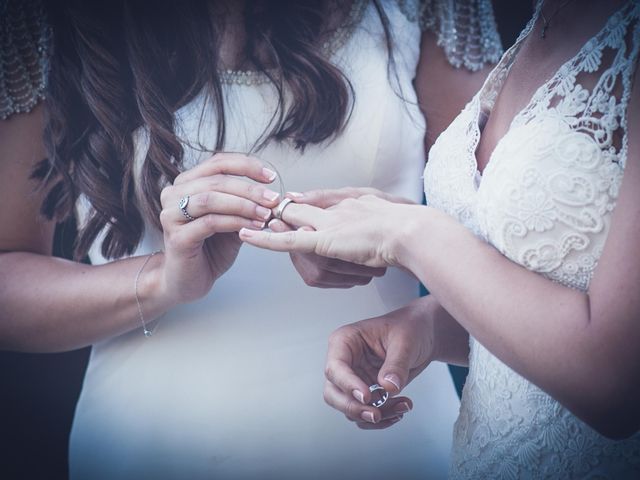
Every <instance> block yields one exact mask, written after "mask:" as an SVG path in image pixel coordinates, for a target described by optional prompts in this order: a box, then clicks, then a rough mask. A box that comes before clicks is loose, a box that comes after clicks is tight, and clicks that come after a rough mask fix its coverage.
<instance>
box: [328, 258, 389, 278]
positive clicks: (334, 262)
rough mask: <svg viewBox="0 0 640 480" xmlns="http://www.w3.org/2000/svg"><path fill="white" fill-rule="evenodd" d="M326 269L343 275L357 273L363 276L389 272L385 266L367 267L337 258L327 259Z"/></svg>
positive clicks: (375, 275) (374, 275) (377, 275)
mask: <svg viewBox="0 0 640 480" xmlns="http://www.w3.org/2000/svg"><path fill="white" fill-rule="evenodd" d="M324 269H325V270H328V271H330V272H334V273H340V274H343V275H356V276H361V277H382V276H383V275H384V274H385V273H386V272H387V269H386V268H384V267H381V268H374V267H367V266H365V265H358V264H357V263H351V262H345V261H344V260H339V259H337V258H332V259H329V260H327V261H326V263H325V264H324Z"/></svg>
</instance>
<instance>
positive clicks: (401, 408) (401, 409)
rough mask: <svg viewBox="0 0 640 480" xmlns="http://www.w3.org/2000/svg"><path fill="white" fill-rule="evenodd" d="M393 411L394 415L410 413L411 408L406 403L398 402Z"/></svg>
mask: <svg viewBox="0 0 640 480" xmlns="http://www.w3.org/2000/svg"><path fill="white" fill-rule="evenodd" d="M393 410H394V411H395V412H396V413H407V412H410V411H411V407H409V404H408V403H407V402H400V403H399V404H397V405H396V406H395V408H394V409H393Z"/></svg>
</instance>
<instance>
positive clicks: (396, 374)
mask: <svg viewBox="0 0 640 480" xmlns="http://www.w3.org/2000/svg"><path fill="white" fill-rule="evenodd" d="M399 340H400V339H398V341H396V342H393V341H392V342H391V343H390V344H389V345H388V346H387V355H386V358H385V360H384V363H383V364H382V367H380V371H379V372H378V384H379V385H380V386H382V387H383V388H384V389H385V390H386V391H387V392H389V393H390V394H392V395H397V394H398V393H400V391H401V390H402V389H403V388H404V387H406V385H407V383H408V382H409V371H410V369H411V353H410V350H409V348H408V345H404V344H403V342H401V341H399Z"/></svg>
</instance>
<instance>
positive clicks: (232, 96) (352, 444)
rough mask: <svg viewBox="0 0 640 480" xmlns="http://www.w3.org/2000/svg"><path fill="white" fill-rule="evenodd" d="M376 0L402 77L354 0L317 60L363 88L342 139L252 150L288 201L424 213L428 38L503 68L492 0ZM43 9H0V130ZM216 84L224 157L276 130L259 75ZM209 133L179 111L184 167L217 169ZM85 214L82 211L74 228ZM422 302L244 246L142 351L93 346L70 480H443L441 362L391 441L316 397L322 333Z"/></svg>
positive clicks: (140, 151)
mask: <svg viewBox="0 0 640 480" xmlns="http://www.w3.org/2000/svg"><path fill="white" fill-rule="evenodd" d="M382 3H383V6H384V9H385V12H386V14H387V15H388V17H389V22H390V29H391V32H392V35H393V44H394V58H395V69H396V72H397V77H396V75H395V74H393V73H392V74H389V73H388V56H387V52H386V44H385V39H384V35H383V29H382V26H381V24H380V19H379V17H378V15H377V13H376V10H375V7H374V5H373V4H371V3H370V2H368V1H363V0H357V1H356V2H355V3H354V5H353V11H352V14H351V17H350V21H349V22H347V24H346V25H345V27H344V28H341V29H339V30H338V31H337V32H336V34H335V35H334V37H333V39H332V41H330V42H328V45H327V46H326V52H325V53H326V54H327V56H330V57H331V60H332V61H333V62H334V63H335V64H336V65H337V66H338V67H339V68H341V70H342V71H343V72H344V73H345V75H346V76H347V78H349V80H350V82H351V83H352V85H353V88H354V91H355V108H354V111H353V114H352V115H351V117H350V120H349V122H348V124H347V126H346V128H345V130H344V131H343V132H342V133H341V134H340V135H339V136H338V137H337V138H336V139H335V140H333V141H331V142H325V143H324V144H322V145H310V146H308V147H307V148H306V150H305V152H304V154H301V153H300V152H299V151H296V150H294V149H293V148H292V147H291V146H289V145H287V144H269V145H268V146H267V147H266V148H265V149H264V150H261V151H260V152H259V156H260V157H261V158H263V159H264V160H267V161H269V162H271V163H273V164H274V165H275V166H276V167H277V169H278V170H279V172H280V176H281V178H282V180H283V182H284V184H285V187H286V189H287V190H293V191H295V190H297V191H305V190H308V189H314V188H321V187H322V188H337V187H344V186H373V187H377V188H379V189H382V190H385V191H387V192H391V193H395V194H398V195H402V196H405V197H408V198H411V199H413V200H414V201H416V202H420V200H421V197H422V188H421V185H420V183H421V180H420V175H421V172H422V170H423V168H424V149H423V136H424V131H425V124H424V120H423V118H422V115H421V113H420V112H419V110H418V108H417V105H416V97H415V93H414V90H413V86H412V83H411V82H412V79H413V77H414V75H415V69H416V65H417V61H418V56H419V42H420V34H421V31H420V30H421V29H420V26H423V27H425V26H426V28H430V29H432V30H433V31H434V32H435V33H436V34H437V37H438V41H439V43H440V45H442V47H443V48H444V50H445V53H446V54H447V57H448V58H449V61H450V62H451V63H452V64H454V65H457V66H464V67H465V68H467V69H470V70H477V69H479V68H481V67H482V66H483V65H484V64H485V63H486V62H488V61H489V62H496V61H497V60H498V59H499V57H500V54H501V47H500V42H499V39H498V36H497V32H496V29H495V24H494V21H493V16H492V12H491V6H490V4H489V2H488V1H487V0H473V1H469V2H454V0H428V1H426V2H417V1H409V0H398V1H397V2H393V1H383V2H382ZM39 8H40V3H39V2H38V1H37V0H29V1H27V2H21V1H20V0H0V13H3V14H4V15H0V41H1V42H2V45H3V50H2V52H0V60H1V61H0V67H2V68H0V116H1V117H2V118H6V117H8V116H10V115H12V114H14V113H18V112H21V111H27V110H29V109H30V108H31V107H32V106H33V105H34V104H35V103H37V101H38V100H39V99H41V98H42V97H44V96H45V93H46V91H45V89H44V83H45V82H44V81H42V79H43V78H44V77H45V74H46V64H47V52H48V48H49V45H48V42H47V41H46V40H47V39H48V37H49V35H50V32H49V31H48V28H47V26H46V22H43V21H42V15H43V14H42V12H41V9H40V10H37V9H39ZM25 12H26V13H25ZM476 13H478V15H476ZM462 26H464V28H458V27H462ZM4 47H7V48H4ZM27 51H28V52H29V56H25V55H23V52H27ZM34 59H36V60H37V61H35V62H34ZM222 77H223V82H224V85H223V87H224V92H225V102H226V105H225V106H226V109H225V110H226V112H227V118H226V122H227V132H228V135H227V139H226V149H227V150H230V151H248V150H250V149H251V148H252V146H253V144H254V143H255V141H256V139H257V138H258V137H259V136H260V135H261V134H262V132H263V130H264V129H265V127H266V125H267V124H268V122H269V120H270V118H271V112H272V111H273V109H274V107H275V100H276V98H275V95H274V91H273V87H272V86H271V85H270V84H269V83H268V82H265V81H264V78H263V77H260V76H259V75H256V74H251V73H245V72H222ZM25 92H26V93H27V94H28V95H27V96H25V95H23V94H24V93H25ZM215 128H216V122H215V117H214V112H213V109H212V108H211V106H210V105H209V104H207V103H206V100H205V97H204V96H199V97H197V98H196V99H194V101H193V102H191V103H190V104H189V105H187V106H185V107H184V108H182V109H181V110H180V111H179V112H177V130H178V132H179V134H180V136H181V137H182V138H183V139H184V146H185V162H184V164H185V168H189V167H193V166H194V165H196V164H197V163H198V162H200V161H202V160H203V159H205V158H207V157H208V156H209V154H206V153H203V152H202V151H201V150H200V149H196V148H194V147H192V146H193V145H199V144H201V145H204V146H207V147H209V148H211V149H213V145H212V142H213V139H215V137H216V135H215V133H216V132H215ZM135 144H136V158H135V161H136V165H137V166H138V168H139V167H140V165H141V164H142V160H143V159H144V157H145V153H146V150H147V136H146V132H145V130H144V129H140V130H139V131H137V132H135ZM138 194H139V195H144V192H138ZM88 208H90V206H89V205H88V204H87V202H86V201H85V200H84V199H81V200H80V201H79V203H78V216H79V219H80V221H82V220H83V219H84V218H86V214H87V209H88ZM176 208H178V207H177V206H176ZM145 231H146V233H145V236H144V238H143V240H142V242H141V244H140V245H139V247H138V249H137V251H136V252H135V255H144V254H148V253H150V252H153V251H155V250H158V249H161V248H162V246H163V245H162V235H161V232H159V231H157V230H155V229H154V227H153V226H151V224H150V223H148V224H147V225H146V230H145ZM99 245H100V238H98V239H97V240H96V242H95V244H94V245H93V247H92V249H91V251H90V258H91V261H92V263H93V264H96V265H97V264H101V263H104V262H106V261H107V260H105V259H104V258H103V257H102V256H101V254H100V249H99ZM130 280H131V282H132V288H133V279H130ZM123 281H129V280H127V279H123ZM418 294H419V289H418V283H417V282H416V280H415V279H413V278H410V277H409V276H407V275H405V274H404V273H402V272H400V271H394V270H390V271H388V273H387V274H386V275H385V276H384V277H383V278H380V279H375V280H374V281H372V282H371V283H370V284H369V285H367V286H364V287H356V288H353V289H349V290H337V289H331V290H325V289H317V288H310V287H308V286H306V285H305V284H304V282H303V281H302V279H301V278H300V276H299V275H298V273H297V272H296V271H295V269H294V267H293V266H292V264H291V260H290V258H289V256H288V255H286V254H278V253H274V252H268V251H263V250H259V249H255V248H252V247H247V246H244V247H243V248H242V249H241V251H240V254H239V256H238V258H237V260H236V262H235V263H234V265H233V267H232V268H231V269H230V270H229V271H228V272H227V273H226V274H225V275H223V276H222V278H221V279H219V280H218V281H217V282H216V284H215V286H214V287H213V289H212V290H211V292H210V293H209V294H208V295H207V296H206V297H204V298H202V299H201V300H200V301H197V302H193V303H191V304H188V305H183V306H179V307H176V308H174V309H172V310H171V311H169V312H168V313H167V314H165V315H164V316H163V317H162V318H161V319H159V321H158V322H157V323H156V330H155V334H154V335H153V336H152V337H150V338H146V337H145V336H144V335H143V333H142V330H141V329H136V330H134V331H132V332H130V333H128V334H125V335H122V336H119V337H117V338H112V339H108V340H105V341H102V342H100V343H98V344H96V345H94V346H93V349H92V354H91V359H90V362H89V366H88V369H87V372H86V377H85V381H84V385H83V390H82V394H81V397H80V399H79V402H78V405H77V410H76V416H75V419H74V423H73V429H72V433H71V439H70V472H71V477H72V478H77V479H87V478H90V479H102V478H104V479H114V478H118V479H121V478H131V479H141V478H153V479H183V478H185V479H186V478H188V479H197V478H207V479H210V478H216V479H247V478H261V479H272V478H273V479H283V480H286V479H292V478H305V479H315V478H318V479H319V478H336V479H337V478H339V479H360V478H367V479H374V478H385V479H386V478H402V479H412V478H433V479H438V478H444V477H445V476H446V472H447V470H448V465H449V455H450V446H451V438H452V437H451V434H452V428H453V423H454V421H455V418H456V415H457V413H458V408H459V401H458V398H457V396H456V393H455V390H454V387H453V384H452V381H451V378H450V376H449V373H448V371H447V369H446V366H445V365H443V364H434V365H432V366H430V367H429V369H428V371H426V372H425V373H424V374H423V375H421V378H419V379H417V380H416V381H414V382H413V384H412V385H411V386H410V387H409V388H408V389H407V394H409V395H410V396H411V397H412V398H413V399H414V403H415V408H414V410H413V411H412V412H411V413H409V414H407V417H408V418H407V419H405V421H403V422H400V423H399V424H398V425H395V426H394V427H392V428H390V429H387V430H384V431H379V432H371V431H362V430H359V429H357V428H356V427H355V426H354V425H353V424H352V423H351V422H348V421H347V420H345V418H344V417H343V416H342V415H341V414H339V413H338V412H336V411H334V410H332V409H331V408H330V407H328V406H327V405H325V404H324V402H323V399H322V389H323V383H324V377H323V367H324V357H325V353H326V344H327V339H328V336H329V334H330V333H331V332H332V331H333V330H334V329H336V328H337V327H339V326H341V325H343V324H346V323H350V322H353V321H356V320H360V319H363V318H367V317H371V316H376V315H381V314H384V313H387V312H389V311H391V310H394V309H397V308H399V307H401V306H403V305H405V304H407V303H408V302H410V301H411V300H412V299H414V298H415V297H417V296H418ZM87 321H91V319H87Z"/></svg>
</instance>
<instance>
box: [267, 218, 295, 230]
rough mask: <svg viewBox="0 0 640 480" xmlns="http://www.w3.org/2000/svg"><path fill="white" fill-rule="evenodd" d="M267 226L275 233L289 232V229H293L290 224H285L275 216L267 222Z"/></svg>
mask: <svg viewBox="0 0 640 480" xmlns="http://www.w3.org/2000/svg"><path fill="white" fill-rule="evenodd" d="M268 227H269V228H270V229H271V231H273V232H276V233H282V232H290V231H291V230H293V228H291V226H290V225H287V224H286V223H284V222H283V221H282V220H278V219H277V218H274V219H272V220H271V221H270V222H269V225H268Z"/></svg>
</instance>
